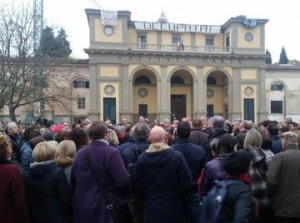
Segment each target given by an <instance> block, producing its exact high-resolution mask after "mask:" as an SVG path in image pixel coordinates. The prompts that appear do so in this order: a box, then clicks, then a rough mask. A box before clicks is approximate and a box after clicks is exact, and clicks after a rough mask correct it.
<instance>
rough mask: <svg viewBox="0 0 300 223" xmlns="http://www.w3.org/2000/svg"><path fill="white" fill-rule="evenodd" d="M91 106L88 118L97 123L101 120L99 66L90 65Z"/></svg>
mask: <svg viewBox="0 0 300 223" xmlns="http://www.w3.org/2000/svg"><path fill="white" fill-rule="evenodd" d="M89 69H90V80H89V81H90V104H89V111H88V118H89V119H91V120H93V121H95V120H98V119H99V118H100V98H101V97H100V96H101V95H100V90H99V86H98V84H99V82H98V81H97V76H98V75H97V65H96V64H90V67H89Z"/></svg>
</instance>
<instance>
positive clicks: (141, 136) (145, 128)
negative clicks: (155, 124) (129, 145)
mask: <svg viewBox="0 0 300 223" xmlns="http://www.w3.org/2000/svg"><path fill="white" fill-rule="evenodd" d="M149 134H150V128H149V125H148V124H147V123H144V122H141V123H138V124H136V125H135V126H134V140H135V141H143V140H147V139H148V137H149Z"/></svg>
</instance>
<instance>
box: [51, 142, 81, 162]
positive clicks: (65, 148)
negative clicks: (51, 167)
mask: <svg viewBox="0 0 300 223" xmlns="http://www.w3.org/2000/svg"><path fill="white" fill-rule="evenodd" d="M75 153H76V145H75V143H74V142H73V141H72V140H63V141H61V142H60V143H59V144H58V148H57V152H56V155H55V159H54V161H55V163H56V164H57V165H59V166H61V167H66V166H69V165H70V164H72V163H73V162H74V157H75Z"/></svg>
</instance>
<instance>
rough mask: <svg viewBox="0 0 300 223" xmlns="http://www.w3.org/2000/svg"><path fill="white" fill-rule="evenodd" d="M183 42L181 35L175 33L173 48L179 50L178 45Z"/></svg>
mask: <svg viewBox="0 0 300 223" xmlns="http://www.w3.org/2000/svg"><path fill="white" fill-rule="evenodd" d="M180 44H181V37H180V36H179V35H173V36H172V49H173V50H178V47H179V46H180Z"/></svg>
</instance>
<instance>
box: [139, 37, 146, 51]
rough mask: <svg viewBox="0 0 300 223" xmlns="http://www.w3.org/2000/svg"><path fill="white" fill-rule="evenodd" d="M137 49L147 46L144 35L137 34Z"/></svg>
mask: <svg viewBox="0 0 300 223" xmlns="http://www.w3.org/2000/svg"><path fill="white" fill-rule="evenodd" d="M137 42H138V46H137V47H138V49H146V48H147V38H146V36H144V35H140V36H138V39H137Z"/></svg>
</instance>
